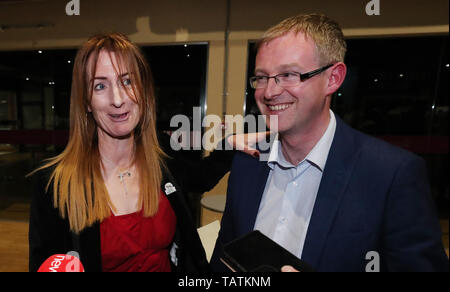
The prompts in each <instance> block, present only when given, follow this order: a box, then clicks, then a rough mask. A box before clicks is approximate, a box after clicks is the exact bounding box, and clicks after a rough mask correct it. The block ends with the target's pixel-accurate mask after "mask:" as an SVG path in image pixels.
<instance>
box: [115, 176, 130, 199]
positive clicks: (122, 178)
mask: <svg viewBox="0 0 450 292" xmlns="http://www.w3.org/2000/svg"><path fill="white" fill-rule="evenodd" d="M117 177H118V178H119V180H120V182H121V183H122V185H123V188H124V189H125V196H126V197H127V196H128V189H127V184H126V182H125V179H124V178H125V177H131V172H130V171H129V170H125V171H124V172H119V175H118V176H117Z"/></svg>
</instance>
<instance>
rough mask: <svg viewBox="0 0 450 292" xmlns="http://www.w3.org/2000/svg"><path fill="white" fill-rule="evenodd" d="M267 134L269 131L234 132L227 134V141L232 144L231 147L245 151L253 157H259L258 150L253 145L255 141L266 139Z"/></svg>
mask: <svg viewBox="0 0 450 292" xmlns="http://www.w3.org/2000/svg"><path fill="white" fill-rule="evenodd" d="M268 135H270V132H258V133H249V134H235V135H231V136H229V137H228V140H227V142H228V144H230V145H232V146H233V149H236V150H239V151H242V152H244V153H247V154H248V155H251V156H253V157H255V158H259V154H260V153H259V151H258V150H257V149H255V148H253V147H254V146H255V145H256V143H258V142H260V141H263V140H264V139H266V137H267V136H268Z"/></svg>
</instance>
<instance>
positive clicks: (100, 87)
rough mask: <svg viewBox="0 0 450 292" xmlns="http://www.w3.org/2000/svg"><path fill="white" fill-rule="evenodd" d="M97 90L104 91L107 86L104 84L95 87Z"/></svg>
mask: <svg viewBox="0 0 450 292" xmlns="http://www.w3.org/2000/svg"><path fill="white" fill-rule="evenodd" d="M94 89H95V90H102V89H105V85H103V84H102V83H99V84H97V85H95V86H94Z"/></svg>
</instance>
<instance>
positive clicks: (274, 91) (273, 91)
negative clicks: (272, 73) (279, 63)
mask: <svg viewBox="0 0 450 292" xmlns="http://www.w3.org/2000/svg"><path fill="white" fill-rule="evenodd" d="M283 90H284V89H283V87H281V86H279V85H278V84H277V82H276V80H275V78H269V80H267V86H266V88H265V90H264V98H265V99H273V98H275V97H277V96H279V95H280V94H281V93H282V92H283Z"/></svg>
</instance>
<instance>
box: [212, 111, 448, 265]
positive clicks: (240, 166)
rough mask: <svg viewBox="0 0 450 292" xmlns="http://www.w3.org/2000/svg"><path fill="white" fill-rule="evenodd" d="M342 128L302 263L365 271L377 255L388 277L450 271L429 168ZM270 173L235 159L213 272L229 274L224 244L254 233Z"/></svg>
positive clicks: (338, 130)
mask: <svg viewBox="0 0 450 292" xmlns="http://www.w3.org/2000/svg"><path fill="white" fill-rule="evenodd" d="M336 123H337V124H336V132H335V136H334V140H333V143H332V145H331V149H330V152H329V155H328V159H327V162H326V166H325V169H324V172H323V176H322V181H321V183H320V187H319V191H318V194H317V199H316V202H315V205H314V209H313V213H312V217H311V221H310V224H309V228H308V231H307V236H306V240H305V244H304V248H303V254H302V260H304V261H305V262H306V263H307V264H309V265H311V266H312V267H313V268H314V269H315V270H317V271H362V272H364V271H366V265H367V264H369V263H370V260H371V259H373V258H372V257H368V259H366V255H367V253H368V252H370V251H376V252H378V254H379V257H380V269H381V271H448V269H449V262H448V258H447V256H446V254H445V252H444V249H443V245H442V241H441V231H440V226H439V222H438V220H437V215H436V213H435V207H434V206H433V204H434V203H433V201H432V199H431V195H430V190H429V184H428V180H427V171H426V167H425V163H424V161H423V160H422V159H421V158H419V157H417V156H416V155H414V154H412V153H409V152H407V151H405V150H402V149H399V148H397V147H394V146H392V145H390V144H388V143H385V142H382V141H379V140H377V139H375V138H372V137H370V136H367V135H365V134H362V133H360V132H358V131H356V130H354V129H352V128H350V127H348V126H347V125H346V124H345V123H344V122H343V121H342V120H341V119H339V118H338V117H337V116H336ZM269 170H270V168H269V167H268V165H267V162H261V161H259V160H258V159H255V158H252V157H251V156H247V155H243V154H241V153H237V154H236V155H235V157H234V161H233V165H232V169H231V174H230V178H229V182H228V194H227V203H226V207H225V212H224V215H223V218H222V223H221V230H220V233H219V237H218V240H217V243H216V247H215V250H214V253H213V257H212V260H211V265H212V268H213V270H215V271H226V270H227V269H226V267H225V266H224V265H223V264H222V263H221V262H220V257H221V256H222V249H223V245H224V244H226V243H227V242H230V241H232V240H233V239H236V238H238V237H240V236H242V235H244V234H246V233H248V232H250V231H252V230H253V228H254V225H255V220H256V216H257V214H258V210H259V206H260V202H261V198H262V195H263V192H264V189H265V185H266V181H267V178H268V175H269ZM299 195H300V194H299ZM370 255H371V254H369V256H370Z"/></svg>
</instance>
